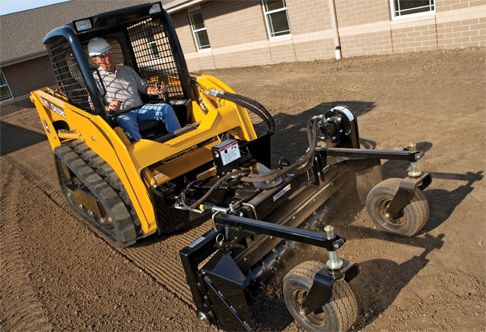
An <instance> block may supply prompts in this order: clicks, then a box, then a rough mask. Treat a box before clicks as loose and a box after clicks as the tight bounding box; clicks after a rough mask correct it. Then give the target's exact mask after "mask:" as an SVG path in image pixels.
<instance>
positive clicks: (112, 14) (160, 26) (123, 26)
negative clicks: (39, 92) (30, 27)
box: [43, 2, 193, 124]
mask: <svg viewBox="0 0 486 332" xmlns="http://www.w3.org/2000/svg"><path fill="white" fill-rule="evenodd" d="M93 37H103V38H105V39H106V40H107V41H108V42H109V43H110V44H111V45H112V53H113V58H114V61H115V63H116V64H117V65H127V66H130V67H132V68H133V69H135V70H136V71H137V72H138V73H139V75H140V77H142V78H143V79H145V80H147V81H148V83H149V84H152V85H156V84H158V83H160V82H162V81H163V82H165V83H166V84H168V90H167V93H166V95H165V96H164V97H163V98H164V101H166V102H171V103H174V104H185V105H190V103H188V101H189V100H191V99H193V96H192V91H191V86H190V77H189V73H188V70H187V64H186V61H185V58H184V55H183V53H182V48H181V46H180V44H179V41H178V38H177V35H176V32H175V28H174V25H173V23H172V20H171V18H170V16H169V15H168V13H167V12H166V11H165V10H164V9H163V8H162V4H161V3H160V2H156V3H152V4H150V3H149V4H141V5H137V6H132V7H128V8H123V9H118V10H113V11H109V12H105V13H101V14H98V15H95V16H91V17H87V18H83V19H79V20H75V21H73V22H71V23H68V24H66V25H64V26H61V27H58V28H55V29H53V30H52V31H50V32H49V33H48V34H47V35H46V36H45V37H44V39H43V43H44V44H45V45H46V47H47V50H48V54H49V57H50V59H51V62H52V66H53V69H54V73H55V76H56V81H57V85H58V89H57V93H58V94H60V95H61V96H62V97H63V98H64V99H66V100H67V101H68V102H69V103H71V104H73V105H74V106H76V107H78V108H80V109H82V110H84V111H86V112H89V113H91V114H95V115H99V116H101V117H103V118H105V119H106V113H105V110H104V101H103V97H102V93H101V92H100V91H99V89H98V87H97V85H96V82H95V79H94V76H93V74H94V73H95V71H96V68H94V67H93V64H91V63H90V60H89V57H88V54H87V43H88V41H89V40H90V39H91V38H93ZM188 113H189V111H188V110H186V112H185V114H180V112H179V113H178V116H179V119H180V120H181V123H184V124H185V123H187V122H188V120H189V119H188V117H189V114H188Z"/></svg>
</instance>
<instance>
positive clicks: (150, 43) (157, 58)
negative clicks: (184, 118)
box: [127, 18, 184, 100]
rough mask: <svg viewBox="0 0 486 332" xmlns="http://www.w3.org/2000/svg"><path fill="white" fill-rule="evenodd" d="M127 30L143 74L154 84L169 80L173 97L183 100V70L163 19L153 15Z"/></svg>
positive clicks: (142, 75) (169, 93)
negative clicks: (173, 50)
mask: <svg viewBox="0 0 486 332" xmlns="http://www.w3.org/2000/svg"><path fill="white" fill-rule="evenodd" d="M127 30H128V35H129V38H130V43H131V44H132V48H133V52H134V54H135V61H136V62H137V66H138V69H139V73H140V76H141V77H142V78H144V79H145V80H146V81H147V82H148V83H149V84H150V85H152V86H156V85H157V84H158V83H160V82H162V81H163V82H164V83H166V84H167V85H168V89H167V91H168V96H167V97H168V98H169V99H171V100H173V99H183V98H184V92H183V90H182V85H181V79H180V73H179V70H178V69H177V65H176V63H175V61H174V55H173V53H172V47H171V45H170V42H169V38H168V36H167V33H166V31H165V29H164V27H163V25H162V23H161V21H160V19H159V18H149V19H146V20H144V21H141V22H139V23H137V24H134V25H132V26H130V27H128V29H127Z"/></svg>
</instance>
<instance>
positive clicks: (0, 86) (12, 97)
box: [0, 68, 14, 104]
mask: <svg viewBox="0 0 486 332" xmlns="http://www.w3.org/2000/svg"><path fill="white" fill-rule="evenodd" d="M0 75H1V76H2V77H3V80H4V81H5V84H3V85H0V88H2V87H4V86H6V87H7V91H8V94H9V95H10V97H9V98H7V99H3V100H0V104H2V103H4V102H7V101H11V100H13V99H14V96H13V94H12V89H10V85H9V84H8V81H7V77H5V74H4V73H3V70H2V69H1V68H0Z"/></svg>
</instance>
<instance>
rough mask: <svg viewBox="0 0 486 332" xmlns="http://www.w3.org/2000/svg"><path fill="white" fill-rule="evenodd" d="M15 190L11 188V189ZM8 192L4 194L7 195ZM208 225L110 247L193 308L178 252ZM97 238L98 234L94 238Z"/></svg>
mask: <svg viewBox="0 0 486 332" xmlns="http://www.w3.org/2000/svg"><path fill="white" fill-rule="evenodd" d="M2 159H3V160H4V161H7V163H8V164H10V168H12V169H13V168H14V167H15V168H16V169H17V171H16V173H17V176H22V177H24V178H25V179H26V180H27V181H28V182H29V183H31V184H32V185H34V186H35V187H37V188H38V189H40V190H41V191H42V192H43V193H44V194H45V195H46V196H47V197H48V198H49V199H50V200H51V201H52V202H54V203H55V204H56V205H58V206H59V207H60V208H61V209H63V210H64V211H65V212H66V213H67V214H69V215H70V216H72V217H74V218H76V219H78V220H80V221H81V222H83V223H84V220H81V219H80V218H79V216H77V215H76V214H74V213H73V212H72V211H71V209H70V208H69V207H68V206H67V204H66V202H65V201H64V197H63V195H62V194H61V192H60V191H59V189H57V188H54V186H53V185H51V184H49V183H47V182H45V181H44V180H42V179H39V177H37V176H36V175H35V174H33V173H32V172H31V171H30V170H28V169H27V168H25V167H24V166H22V165H21V164H20V163H18V162H17V161H16V160H15V159H14V158H12V157H10V156H3V157H2ZM13 187H15V186H13ZM10 191H11V190H10V189H8V190H5V192H10ZM210 227H211V226H210V224H209V223H205V224H203V225H201V226H199V227H196V228H193V229H190V230H188V231H186V232H184V233H181V234H175V235H171V236H169V237H167V238H164V239H162V240H161V241H157V239H156V238H155V239H152V238H153V237H152V238H150V239H147V240H146V241H153V243H152V242H151V243H150V244H144V243H143V242H144V240H142V244H141V245H138V246H137V245H136V246H134V247H129V248H117V247H116V246H111V244H110V243H109V242H108V241H107V240H106V239H104V238H103V237H100V238H103V240H105V242H107V244H109V245H110V246H111V247H112V249H114V250H115V251H116V252H117V253H119V254H120V255H121V256H122V257H124V258H125V259H127V260H128V261H130V262H131V263H132V264H134V265H135V266H137V267H138V268H139V269H140V270H142V271H143V272H145V273H146V274H147V275H148V276H150V277H151V278H152V279H153V280H154V281H155V282H157V283H158V284H160V285H161V286H162V287H163V288H165V289H167V290H168V291H169V292H170V293H171V294H173V295H174V296H175V297H177V298H178V299H179V300H181V301H183V302H184V303H185V304H187V305H188V306H190V307H191V308H194V304H193V301H192V294H191V291H190V289H189V286H188V285H187V283H186V277H185V272H184V269H183V267H182V264H181V262H180V259H179V250H180V249H182V248H183V247H185V246H187V245H188V244H190V243H191V242H192V241H193V240H195V239H196V238H197V237H199V236H200V235H202V234H204V233H205V232H206V231H207V230H209V229H210ZM95 235H96V236H98V234H95Z"/></svg>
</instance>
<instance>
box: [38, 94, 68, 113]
mask: <svg viewBox="0 0 486 332" xmlns="http://www.w3.org/2000/svg"><path fill="white" fill-rule="evenodd" d="M40 101H41V103H42V105H44V106H45V107H47V108H49V109H50V110H52V111H53V112H54V113H57V114H59V115H60V116H62V117H63V118H67V116H66V113H64V110H63V109H62V108H60V107H59V106H57V105H55V104H53V103H51V102H50V101H49V100H46V99H44V98H40Z"/></svg>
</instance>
